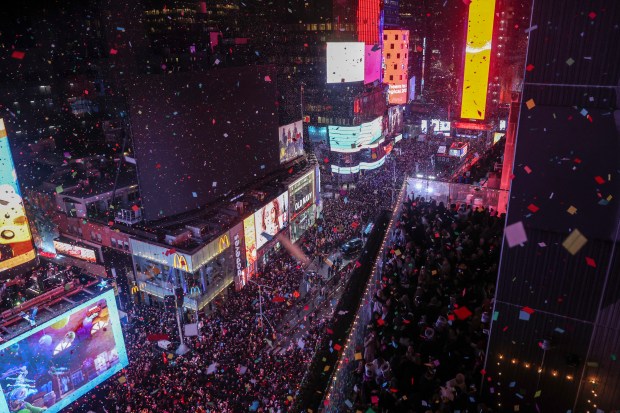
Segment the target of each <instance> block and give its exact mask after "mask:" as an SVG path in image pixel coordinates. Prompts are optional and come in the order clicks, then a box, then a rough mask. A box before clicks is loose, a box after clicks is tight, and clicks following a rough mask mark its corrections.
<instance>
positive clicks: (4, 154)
mask: <svg viewBox="0 0 620 413" xmlns="http://www.w3.org/2000/svg"><path fill="white" fill-rule="evenodd" d="M35 257H36V255H35V252H34V245H33V243H32V235H31V233H30V226H29V225H28V218H26V210H25V209H24V203H23V201H22V197H21V193H20V191H19V184H18V183H17V174H16V173H15V165H14V164H13V157H12V156H11V148H10V147H9V138H8V137H7V134H6V128H5V127H4V121H3V120H2V119H0V272H2V271H5V270H9V269H11V268H14V267H16V266H18V265H20V264H24V263H26V262H28V261H32V260H33V259H34V258H35Z"/></svg>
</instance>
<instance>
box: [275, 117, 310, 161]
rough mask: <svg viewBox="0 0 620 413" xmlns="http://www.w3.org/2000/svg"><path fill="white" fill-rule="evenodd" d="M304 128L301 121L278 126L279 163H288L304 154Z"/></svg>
mask: <svg viewBox="0 0 620 413" xmlns="http://www.w3.org/2000/svg"><path fill="white" fill-rule="evenodd" d="M303 131H304V127H303V123H302V121H301V120H298V121H297V122H293V123H290V124H288V125H284V126H280V127H279V128H278V136H279V137H280V163H284V162H288V161H290V160H292V159H295V158H297V157H298V156H301V155H303V154H304V135H303Z"/></svg>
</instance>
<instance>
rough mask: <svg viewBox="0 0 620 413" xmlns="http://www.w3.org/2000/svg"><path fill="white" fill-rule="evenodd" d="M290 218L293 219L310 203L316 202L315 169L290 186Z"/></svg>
mask: <svg viewBox="0 0 620 413" xmlns="http://www.w3.org/2000/svg"><path fill="white" fill-rule="evenodd" d="M288 198H289V203H290V205H289V215H290V217H289V219H290V220H291V221H292V220H293V218H295V217H296V216H297V215H299V214H301V213H302V212H303V211H304V210H306V209H307V208H308V207H309V206H310V205H312V204H314V170H311V171H310V172H308V173H307V174H306V175H304V176H302V177H301V178H299V179H298V180H297V181H295V182H293V183H292V184H290V185H289V187H288Z"/></svg>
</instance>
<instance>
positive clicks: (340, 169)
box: [331, 156, 385, 175]
mask: <svg viewBox="0 0 620 413" xmlns="http://www.w3.org/2000/svg"><path fill="white" fill-rule="evenodd" d="M384 163H385V156H384V157H382V158H381V159H379V160H378V161H376V162H360V163H359V165H355V166H338V165H332V166H331V167H332V172H333V173H336V174H341V175H349V174H356V173H358V172H359V171H372V170H373V169H377V168H379V167H381V165H383V164H384Z"/></svg>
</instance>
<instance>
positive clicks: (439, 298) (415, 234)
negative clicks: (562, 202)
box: [349, 197, 504, 413]
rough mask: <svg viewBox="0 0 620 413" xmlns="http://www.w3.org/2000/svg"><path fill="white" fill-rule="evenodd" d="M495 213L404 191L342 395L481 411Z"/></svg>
mask: <svg viewBox="0 0 620 413" xmlns="http://www.w3.org/2000/svg"><path fill="white" fill-rule="evenodd" d="M503 218H504V217H503V216H498V215H497V213H494V212H491V211H489V210H488V209H486V208H477V209H474V208H472V207H471V206H468V205H463V206H457V205H454V204H453V205H450V206H445V205H444V204H443V203H437V202H435V201H433V200H425V199H424V198H419V197H418V198H413V197H410V198H408V199H407V200H406V202H405V203H404V206H403V212H402V216H401V217H400V219H399V220H398V221H397V225H396V228H395V229H394V231H393V234H392V235H391V240H390V242H389V244H388V245H390V247H389V248H388V250H387V254H386V256H385V258H384V261H383V267H382V272H381V277H382V278H381V280H382V281H381V284H380V286H379V287H378V288H377V291H376V293H375V295H374V297H373V300H372V303H371V304H370V308H371V311H372V318H371V323H370V324H369V325H368V326H366V334H365V339H364V341H363V342H359V343H356V344H357V348H356V351H359V353H360V354H362V358H361V359H360V360H359V361H357V362H355V363H359V364H358V365H357V370H356V373H355V376H356V377H355V381H354V383H355V384H354V386H353V388H352V389H350V392H351V394H350V395H349V399H350V400H352V401H353V403H354V404H355V407H356V408H357V409H359V410H363V411H365V410H366V409H367V408H368V407H373V408H375V409H378V411H389V412H406V413H408V412H418V411H420V412H427V411H428V412H442V413H443V412H454V411H477V412H480V411H483V412H484V411H489V410H487V409H488V408H487V407H486V406H487V405H486V404H485V399H484V397H482V396H481V395H480V392H479V388H480V385H481V383H482V379H483V377H482V373H481V369H482V363H483V362H484V357H485V350H486V341H487V331H486V330H487V329H488V328H489V323H490V321H491V312H492V300H493V296H494V289H495V280H496V276H497V266H498V263H499V252H500V247H501V239H502V231H503V223H504V219H503Z"/></svg>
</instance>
